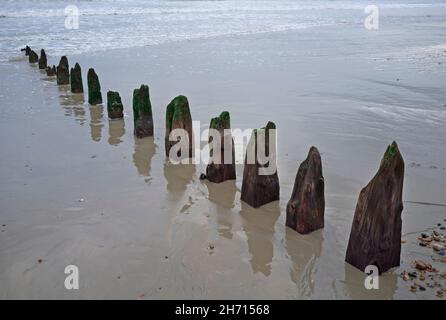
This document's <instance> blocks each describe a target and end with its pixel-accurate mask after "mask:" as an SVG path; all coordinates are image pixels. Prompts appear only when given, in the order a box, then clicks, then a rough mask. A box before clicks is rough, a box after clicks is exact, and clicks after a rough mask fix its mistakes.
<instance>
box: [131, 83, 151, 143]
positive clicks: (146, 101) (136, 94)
mask: <svg viewBox="0 0 446 320" xmlns="http://www.w3.org/2000/svg"><path fill="white" fill-rule="evenodd" d="M133 124H134V130H133V132H134V134H135V136H137V137H138V138H143V137H149V136H153V117H152V104H151V102H150V93H149V86H147V85H144V84H142V85H141V87H140V88H139V89H135V90H133Z"/></svg>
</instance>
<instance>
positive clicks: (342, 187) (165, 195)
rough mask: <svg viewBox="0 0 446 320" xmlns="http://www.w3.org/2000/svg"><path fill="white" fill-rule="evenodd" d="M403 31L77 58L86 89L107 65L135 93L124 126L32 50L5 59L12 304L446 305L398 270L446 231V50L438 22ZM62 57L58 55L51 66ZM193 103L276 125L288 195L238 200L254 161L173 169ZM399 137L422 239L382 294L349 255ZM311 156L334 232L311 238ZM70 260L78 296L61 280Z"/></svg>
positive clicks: (303, 35)
mask: <svg viewBox="0 0 446 320" xmlns="http://www.w3.org/2000/svg"><path fill="white" fill-rule="evenodd" d="M440 27H441V28H443V29H442V30H444V27H445V25H444V24H443V25H441V26H440ZM405 28H406V29H403V28H402V27H401V29H398V28H397V27H395V26H394V25H393V26H388V28H387V29H386V28H383V30H380V31H379V32H376V33H373V32H369V31H367V30H365V29H364V28H363V27H362V26H356V27H355V26H345V27H339V28H335V29H333V28H318V29H317V33H315V31H314V30H313V29H307V30H302V31H293V32H283V33H271V34H259V35H249V36H231V37H219V38H215V39H212V38H211V39H206V40H194V41H187V42H178V43H170V44H163V45H159V46H154V47H145V48H135V49H123V50H112V51H109V52H97V53H91V54H82V55H78V56H69V57H68V59H69V62H70V66H71V65H74V63H75V62H79V63H80V65H81V67H82V72H83V77H84V81H85V80H86V72H87V70H88V68H89V67H94V68H95V70H96V72H97V73H98V75H99V78H100V81H101V86H102V94H103V96H104V97H105V96H106V91H107V90H114V91H119V92H120V94H121V97H122V100H123V103H124V111H125V118H124V120H123V121H111V120H108V119H107V116H106V108H104V107H103V106H94V107H92V106H89V105H88V104H87V103H86V102H85V101H84V99H83V97H82V95H73V94H71V93H70V92H69V89H68V88H66V87H58V86H57V85H56V83H55V81H54V80H53V79H48V78H47V77H46V75H45V74H44V73H43V72H40V71H39V70H38V69H37V68H36V67H34V66H30V65H29V64H28V62H27V60H26V59H25V58H24V57H22V58H17V59H14V60H13V61H10V62H7V63H2V64H0V74H1V78H2V79H1V81H0V101H1V106H2V107H1V108H0V109H1V110H0V136H1V138H0V144H1V150H2V152H1V154H0V181H1V183H0V203H1V205H0V209H1V210H0V211H1V213H0V225H4V226H2V227H1V232H0V284H1V285H0V297H1V298H3V299H11V298H19V299H22V298H31V299H54V298H62V299H78V298H87V299H100V298H105V299H110V298H118V299H140V298H141V299H159V298H161V299H166V298H180V299H186V298H192V299H194V298H209V299H214V298H223V299H239V298H240V299H242V298H245V299H246V298H260V299H278V298H285V299H296V298H297V299H320V298H324V299H362V298H366V299H375V298H380V299H436V297H435V293H434V291H432V290H430V289H428V290H426V291H425V292H417V293H416V294H414V293H411V292H409V290H408V289H409V287H408V284H407V283H406V282H404V281H403V280H402V279H401V278H400V277H399V274H400V273H401V271H402V270H404V269H405V268H407V267H408V265H409V264H410V262H411V261H412V260H415V259H420V258H421V259H430V254H431V251H426V249H425V248H421V247H419V246H418V241H417V240H416V237H417V236H418V235H419V233H420V232H423V231H426V230H430V229H431V228H432V227H434V226H436V224H437V223H443V224H446V222H444V221H443V220H444V219H445V218H446V209H445V205H446V198H445V196H444V195H445V191H444V190H446V189H445V187H446V179H445V178H446V143H445V142H446V126H445V124H446V107H445V104H446V92H445V91H444V85H443V84H444V83H446V82H445V80H446V70H445V66H446V54H445V50H446V44H445V43H444V42H441V41H444V39H442V38H441V34H440V33H432V32H431V31H432V30H438V29H435V28H438V26H432V25H430V24H429V22H428V20H427V22H426V24H425V25H422V27H420V26H419V25H417V26H413V29H412V30H410V29H409V30H408V29H407V26H405ZM403 31H404V32H403ZM426 34H429V35H430V36H429V37H426ZM58 59H59V57H56V56H51V53H49V61H50V63H51V64H55V63H56V62H57V61H58ZM141 83H144V84H148V85H149V86H150V91H151V101H152V106H153V113H154V123H155V129H154V130H155V136H154V137H153V138H145V139H136V138H135V137H134V136H133V121H132V120H133V117H132V108H131V95H132V91H133V89H134V88H137V87H139V86H140V84H141ZM84 87H86V85H85V83H84ZM178 94H184V95H186V96H187V97H188V98H189V102H190V105H191V112H192V117H193V119H194V120H200V121H201V124H202V126H203V128H204V127H206V126H207V125H208V123H209V121H210V118H211V117H213V116H217V115H218V114H220V112H221V111H223V110H227V111H229V112H230V113H231V121H232V127H234V128H241V129H246V128H256V127H260V126H263V125H264V124H265V123H266V122H267V121H268V120H272V121H275V122H276V124H277V127H278V148H279V157H278V173H279V179H280V185H281V194H280V202H275V203H270V204H268V205H266V206H264V207H261V208H259V209H253V208H251V207H249V206H248V205H246V204H244V203H241V201H240V188H241V177H242V168H241V167H238V168H237V169H238V171H237V180H236V181H235V182H224V183H222V184H219V185H216V184H213V183H209V182H203V181H200V180H199V175H200V173H201V172H204V166H202V165H188V166H175V165H172V164H169V163H168V162H167V160H166V159H165V155H164V116H165V107H166V105H167V104H168V103H169V102H170V100H171V99H172V98H173V97H174V96H176V95H178ZM85 100H86V96H85ZM393 140H396V141H397V142H398V144H399V147H400V150H401V152H402V153H403V156H404V159H405V162H406V176H405V185H404V211H403V217H402V219H403V239H404V240H407V243H405V244H404V245H403V246H402V254H401V260H402V266H401V267H400V268H395V269H393V270H391V271H390V272H387V273H386V274H384V275H383V276H382V277H381V278H380V289H379V290H376V291H370V290H366V289H365V288H364V285H363V282H364V274H363V273H362V272H361V271H359V270H357V269H355V268H353V267H351V266H350V265H348V264H346V263H344V257H345V251H346V248H347V241H348V236H349V233H350V227H351V222H352V218H353V213H354V209H355V205H356V200H357V197H358V194H359V191H360V189H361V188H362V187H363V186H364V185H365V184H366V183H367V182H368V181H369V180H370V179H371V177H372V176H373V175H374V173H375V172H376V170H377V168H378V165H379V161H380V159H381V157H382V155H383V153H384V151H385V149H386V146H387V145H388V144H390V143H391V142H392V141H393ZM311 145H315V146H317V147H318V149H319V150H320V151H321V153H322V161H323V169H324V176H325V185H326V212H325V228H324V229H323V230H320V231H317V232H314V233H312V234H310V235H305V236H303V235H299V234H297V233H295V232H293V231H292V230H289V229H287V228H286V227H285V207H286V203H287V201H288V200H289V197H290V195H291V192H292V187H293V184H294V177H295V174H296V171H297V168H298V165H299V164H300V162H301V161H303V160H304V159H305V157H306V154H307V152H308V149H309V147H310V146H311ZM39 259H42V260H41V261H40V262H39ZM70 264H74V265H76V266H78V267H79V276H80V278H79V280H80V289H79V290H71V291H68V290H66V289H65V287H64V280H65V276H66V275H65V274H64V269H65V266H67V265H70ZM438 267H439V268H440V269H442V270H444V269H445V266H444V264H443V265H438Z"/></svg>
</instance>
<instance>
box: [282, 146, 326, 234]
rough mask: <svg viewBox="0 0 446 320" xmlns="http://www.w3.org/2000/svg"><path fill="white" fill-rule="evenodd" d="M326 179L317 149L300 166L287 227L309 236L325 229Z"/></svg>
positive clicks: (287, 209)
mask: <svg viewBox="0 0 446 320" xmlns="http://www.w3.org/2000/svg"><path fill="white" fill-rule="evenodd" d="M324 211H325V196H324V177H323V175H322V161H321V156H320V154H319V151H318V150H317V148H316V147H311V148H310V151H309V152H308V156H307V158H306V159H305V161H304V162H302V164H301V165H300V166H299V170H298V171H297V175H296V180H295V182H294V188H293V193H292V195H291V199H290V200H289V201H288V204H287V208H286V225H287V226H288V227H290V228H291V229H293V230H296V231H297V232H299V233H302V234H307V233H310V232H313V231H314V230H317V229H320V228H323V227H324Z"/></svg>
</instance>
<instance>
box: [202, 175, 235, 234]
mask: <svg viewBox="0 0 446 320" xmlns="http://www.w3.org/2000/svg"><path fill="white" fill-rule="evenodd" d="M205 185H206V187H207V188H208V192H209V194H208V199H209V201H210V202H212V203H214V204H215V210H216V212H217V225H218V226H217V231H218V234H219V235H220V236H222V237H225V238H227V239H232V237H233V233H232V223H233V215H232V214H233V213H232V210H231V209H232V208H234V206H235V205H234V202H235V195H236V193H237V187H236V184H235V180H227V181H225V182H221V183H213V182H210V181H207V180H206V181H205Z"/></svg>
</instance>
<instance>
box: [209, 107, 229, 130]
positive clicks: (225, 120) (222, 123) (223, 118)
mask: <svg viewBox="0 0 446 320" xmlns="http://www.w3.org/2000/svg"><path fill="white" fill-rule="evenodd" d="M230 128H231V118H230V115H229V112H228V111H223V112H222V113H221V114H220V116H218V117H215V118H212V119H211V124H210V125H209V129H216V130H224V129H230Z"/></svg>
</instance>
